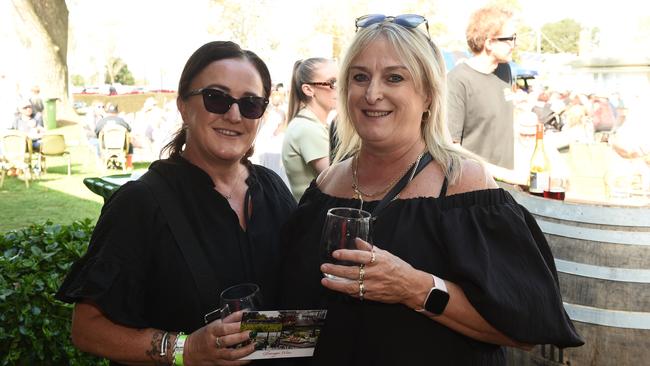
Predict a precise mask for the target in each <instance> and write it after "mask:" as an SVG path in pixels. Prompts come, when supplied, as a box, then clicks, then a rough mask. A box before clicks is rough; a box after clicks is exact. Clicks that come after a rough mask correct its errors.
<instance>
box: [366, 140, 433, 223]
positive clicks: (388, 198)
mask: <svg viewBox="0 0 650 366" xmlns="http://www.w3.org/2000/svg"><path fill="white" fill-rule="evenodd" d="M431 160H433V158H432V157H431V153H429V152H428V151H427V152H426V153H424V154H423V155H422V157H421V158H420V159H419V160H418V162H417V164H413V168H411V169H409V170H408V171H407V172H406V174H404V176H403V177H402V179H400V180H399V182H397V184H395V186H394V187H393V189H391V190H390V191H389V192H388V193H387V194H386V195H385V196H384V198H383V199H382V200H381V201H380V202H379V204H378V205H377V207H375V209H374V210H373V211H372V216H373V217H377V216H379V212H381V210H383V209H384V208H385V207H386V206H387V205H388V204H389V203H391V202H392V201H393V200H394V199H395V198H396V197H397V195H398V194H399V193H400V192H401V191H402V190H403V189H404V188H405V187H406V185H407V184H409V182H410V181H411V180H413V178H415V176H416V175H418V174H419V173H420V172H421V171H422V169H424V167H425V166H427V164H429V163H430V162H431Z"/></svg>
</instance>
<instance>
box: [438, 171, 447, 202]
mask: <svg viewBox="0 0 650 366" xmlns="http://www.w3.org/2000/svg"><path fill="white" fill-rule="evenodd" d="M445 196H447V176H446V175H445V179H444V180H443V181H442V187H440V194H438V197H445Z"/></svg>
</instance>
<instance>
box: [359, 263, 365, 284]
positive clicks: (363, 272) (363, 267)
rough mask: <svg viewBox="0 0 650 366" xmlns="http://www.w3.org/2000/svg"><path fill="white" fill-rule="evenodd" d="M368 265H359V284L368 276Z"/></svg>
mask: <svg viewBox="0 0 650 366" xmlns="http://www.w3.org/2000/svg"><path fill="white" fill-rule="evenodd" d="M365 267H366V265H365V264H363V263H362V264H360V265H359V282H363V277H364V276H365V275H366V269H365Z"/></svg>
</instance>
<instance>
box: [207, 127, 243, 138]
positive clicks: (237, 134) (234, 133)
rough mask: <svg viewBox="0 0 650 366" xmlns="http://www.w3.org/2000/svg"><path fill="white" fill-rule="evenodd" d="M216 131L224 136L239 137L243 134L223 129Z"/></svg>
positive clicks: (216, 129)
mask: <svg viewBox="0 0 650 366" xmlns="http://www.w3.org/2000/svg"><path fill="white" fill-rule="evenodd" d="M214 130H215V131H216V132H217V133H219V134H222V135H226V136H239V135H241V133H239V132H237V131H233V130H226V129H223V128H215V129H214Z"/></svg>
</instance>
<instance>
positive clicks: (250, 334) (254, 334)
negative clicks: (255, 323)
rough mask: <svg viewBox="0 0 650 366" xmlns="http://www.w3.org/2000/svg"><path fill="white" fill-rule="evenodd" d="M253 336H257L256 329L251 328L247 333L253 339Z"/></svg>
mask: <svg viewBox="0 0 650 366" xmlns="http://www.w3.org/2000/svg"><path fill="white" fill-rule="evenodd" d="M255 337H257V331H254V330H252V331H251V332H250V333H248V338H249V339H255Z"/></svg>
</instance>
